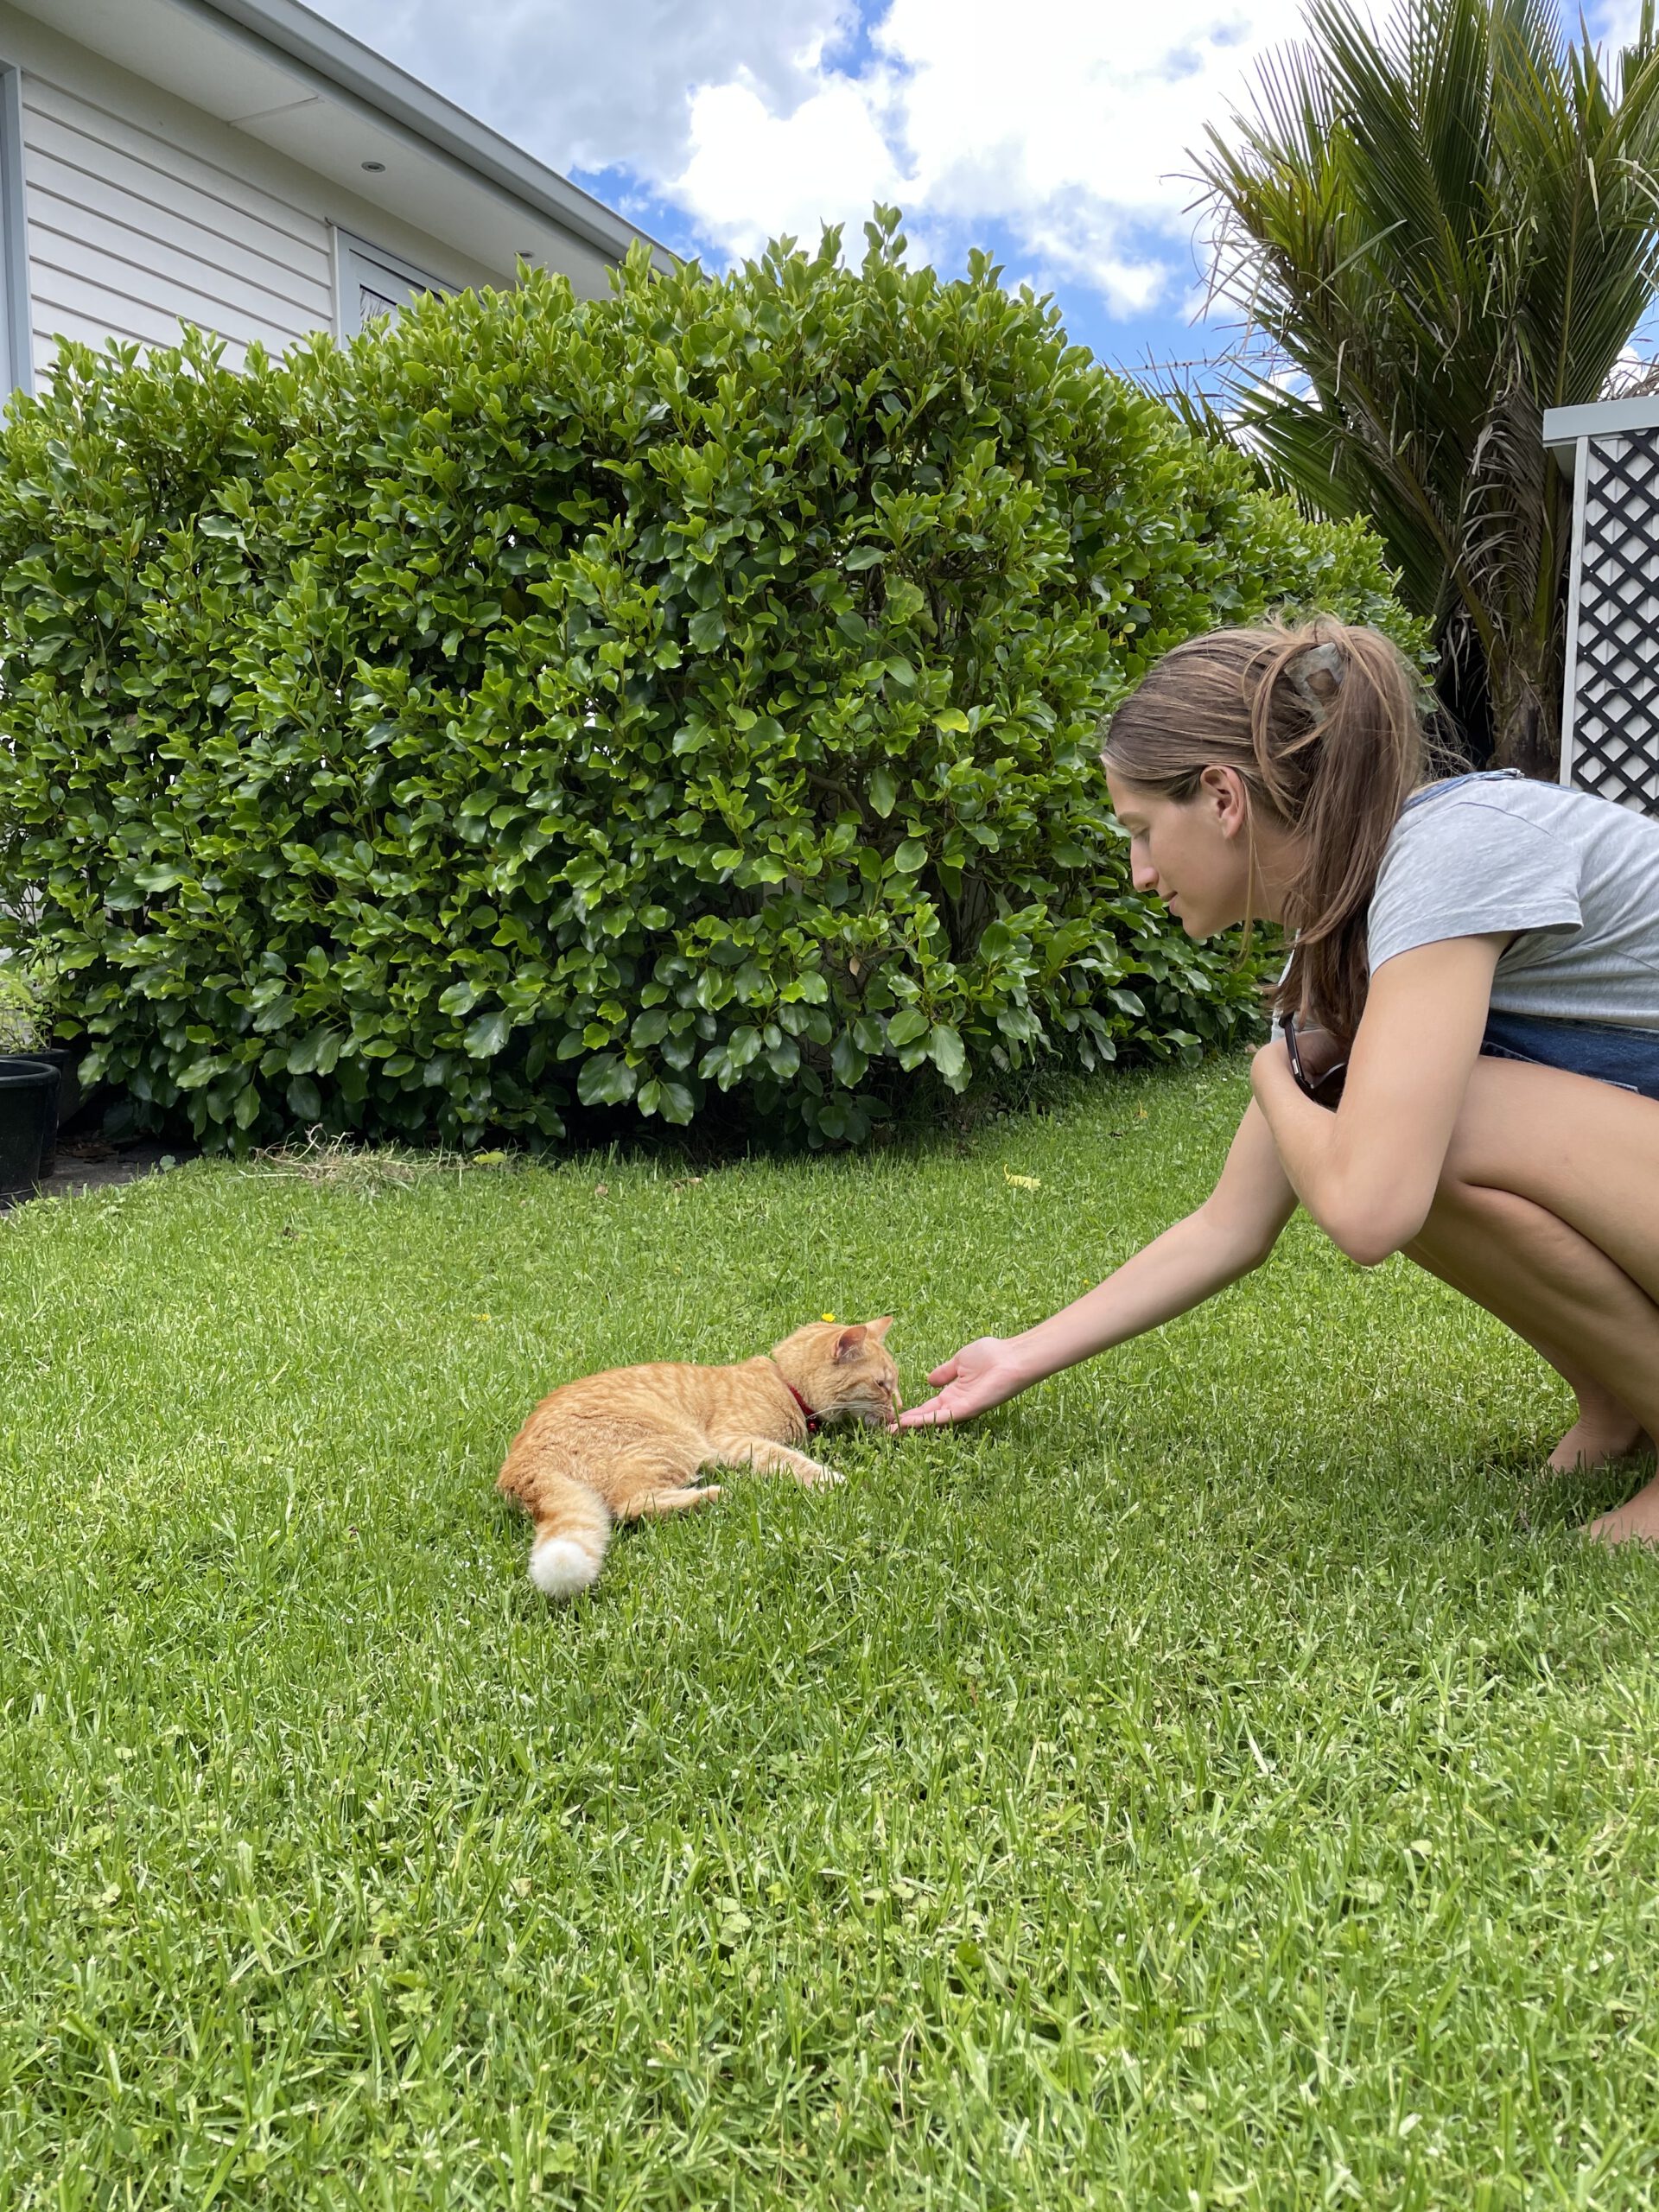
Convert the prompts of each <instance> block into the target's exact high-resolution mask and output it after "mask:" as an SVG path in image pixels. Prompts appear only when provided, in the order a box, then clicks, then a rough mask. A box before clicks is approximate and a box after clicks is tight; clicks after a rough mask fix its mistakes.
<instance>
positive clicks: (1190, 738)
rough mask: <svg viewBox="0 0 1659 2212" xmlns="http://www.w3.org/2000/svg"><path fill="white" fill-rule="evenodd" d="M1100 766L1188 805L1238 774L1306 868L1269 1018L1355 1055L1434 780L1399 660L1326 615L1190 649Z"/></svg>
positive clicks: (1289, 903) (1369, 633)
mask: <svg viewBox="0 0 1659 2212" xmlns="http://www.w3.org/2000/svg"><path fill="white" fill-rule="evenodd" d="M1104 759H1105V761H1106V765H1107V766H1108V767H1109V768H1112V769H1114V770H1116V772H1118V773H1120V774H1121V775H1122V776H1123V777H1124V778H1125V779H1126V780H1127V781H1128V782H1130V783H1135V784H1141V785H1146V786H1147V787H1148V788H1150V789H1152V790H1154V791H1163V792H1165V793H1166V795H1168V796H1169V797H1172V798H1178V799H1184V798H1191V797H1192V795H1193V793H1194V792H1195V791H1197V789H1198V779H1199V778H1200V777H1201V775H1202V774H1203V772H1204V771H1205V768H1207V767H1211V766H1223V767H1231V768H1235V769H1236V770H1237V772H1238V773H1239V775H1240V777H1241V779H1243V783H1244V785H1245V787H1246V789H1247V791H1249V796H1250V800H1251V804H1252V808H1253V809H1255V808H1259V809H1261V810H1262V814H1263V815H1264V816H1265V817H1266V818H1267V819H1268V820H1270V821H1272V822H1273V823H1275V824H1276V825H1278V826H1280V827H1281V828H1283V829H1288V830H1290V831H1292V832H1294V835H1295V836H1296V839H1297V842H1298V843H1299V845H1300V849H1301V853H1302V864H1301V866H1300V869H1299V870H1298V872H1297V874H1296V876H1295V877H1294V880H1293V881H1292V883H1291V885H1290V887H1289V889H1288V892H1287V896H1286V900H1285V909H1284V918H1285V926H1286V928H1287V931H1290V932H1291V933H1292V935H1293V936H1294V945H1293V948H1292V951H1291V956H1290V964H1289V966H1288V968H1287V969H1286V971H1285V975H1284V976H1283V978H1282V979H1281V982H1280V983H1279V986H1278V988H1277V989H1276V990H1275V991H1274V1010H1275V1012H1277V1013H1278V1014H1281V1016H1282V1015H1283V1014H1287V1013H1295V1014H1299V1015H1300V1014H1306V1016H1307V1017H1308V1018H1309V1019H1311V1020H1317V1021H1318V1022H1319V1023H1320V1024H1321V1025H1322V1026H1323V1027H1325V1028H1327V1029H1329V1030H1331V1031H1332V1033H1333V1034H1334V1035H1335V1036H1336V1037H1337V1038H1338V1039H1339V1040H1340V1042H1341V1043H1342V1044H1343V1045H1344V1046H1347V1045H1349V1044H1351V1042H1352V1040H1353V1035H1354V1032H1355V1030H1356V1029H1357V1027H1359V1018H1360V1015H1361V1014H1362V1013H1363V1010H1364V1005H1365V992H1366V987H1367V984H1368V982H1369V979H1370V970H1369V966H1368V963H1367V961H1366V956H1365V918H1366V912H1367V910H1368V908H1369V907H1370V901H1371V894H1372V893H1373V891H1374V890H1375V889H1376V879H1377V874H1378V871H1379V869H1380V868H1381V867H1382V865H1383V853H1384V851H1385V850H1386V849H1387V846H1388V842H1389V834H1390V833H1391V831H1392V830H1393V828H1394V825H1395V822H1396V821H1397V820H1398V819H1399V816H1400V809H1401V807H1402V804H1404V802H1405V800H1406V798H1408V795H1409V794H1410V792H1411V791H1414V789H1415V788H1416V786H1417V785H1419V784H1420V783H1421V781H1422V780H1423V774H1424V761H1425V753H1424V744H1423V725H1422V718H1421V714H1420V711H1419V707H1418V697H1417V688H1416V685H1415V683H1414V680H1413V677H1412V673H1411V670H1410V668H1409V666H1408V664H1407V662H1406V660H1405V658H1404V657H1403V655H1402V653H1401V652H1400V651H1399V649H1398V647H1397V646H1395V645H1394V644H1393V643H1392V642H1391V641H1390V640H1389V639H1387V638H1385V637H1384V636H1383V634H1382V632H1380V631H1377V630H1370V629H1365V628H1363V627H1359V626H1351V625H1349V624H1346V623H1343V622H1338V621H1337V620H1334V619H1332V618H1331V617H1328V616H1320V617H1319V618H1318V619H1317V620H1313V621H1311V622H1308V623H1306V624H1303V625H1301V626H1298V627H1296V628H1294V629H1292V628H1286V627H1284V626H1274V627H1271V628H1264V629H1259V630H1217V631H1212V632H1211V633H1210V634H1209V635H1208V636H1207V637H1201V638H1193V639H1189V640H1188V641H1187V643H1186V644H1185V645H1177V646H1176V647H1175V649H1174V650H1173V652H1169V653H1166V655H1165V656H1164V658H1163V659H1162V660H1160V662H1159V663H1158V664H1157V665H1156V666H1155V667H1154V668H1153V669H1152V670H1151V671H1149V672H1148V674H1147V676H1146V677H1145V678H1144V679H1143V680H1142V682H1141V684H1140V685H1139V687H1138V688H1137V689H1136V690H1135V691H1134V692H1132V693H1131V694H1130V696H1129V697H1128V699H1127V700H1126V701H1125V702H1124V703H1123V705H1122V707H1121V708H1120V709H1118V711H1117V713H1116V715H1114V716H1113V718H1112V721H1111V724H1110V728H1109V732H1108V735H1107V741H1106V747H1105V753H1104Z"/></svg>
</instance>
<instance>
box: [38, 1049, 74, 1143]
mask: <svg viewBox="0 0 1659 2212" xmlns="http://www.w3.org/2000/svg"><path fill="white" fill-rule="evenodd" d="M28 1058H30V1059H31V1060H45V1061H46V1062H48V1065H51V1066H52V1067H54V1068H56V1070H57V1071H58V1112H57V1118H56V1120H55V1121H54V1123H53V1125H52V1136H51V1140H50V1141H49V1142H48V1146H47V1147H46V1151H45V1153H44V1154H43V1155H42V1157H41V1174H42V1175H49V1174H50V1173H52V1170H53V1169H54V1167H55V1166H57V1162H58V1136H59V1133H60V1131H61V1130H64V1129H67V1128H68V1126H69V1124H70V1122H73V1120H74V1118H75V1115H76V1113H77V1111H78V1110H79V1106H80V1047H79V1046H78V1045H48V1046H45V1047H44V1048H43V1049H42V1050H41V1051H40V1052H30V1053H29V1055H28Z"/></svg>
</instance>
